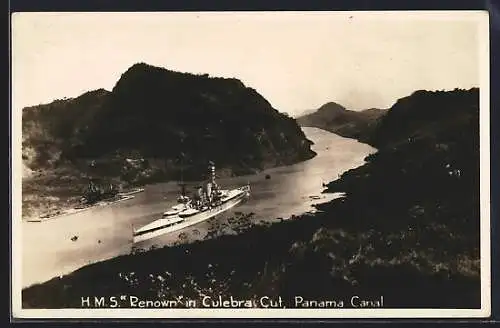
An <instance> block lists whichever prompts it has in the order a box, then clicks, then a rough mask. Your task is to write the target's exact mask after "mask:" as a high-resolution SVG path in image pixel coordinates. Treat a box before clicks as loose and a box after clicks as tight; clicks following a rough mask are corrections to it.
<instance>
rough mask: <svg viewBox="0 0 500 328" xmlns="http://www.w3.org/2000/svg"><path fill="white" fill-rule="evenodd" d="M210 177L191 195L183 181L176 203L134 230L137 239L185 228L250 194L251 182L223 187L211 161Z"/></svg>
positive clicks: (239, 201) (229, 206) (236, 203)
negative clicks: (240, 185) (229, 187)
mask: <svg viewBox="0 0 500 328" xmlns="http://www.w3.org/2000/svg"><path fill="white" fill-rule="evenodd" d="M208 173H209V177H208V181H207V182H206V183H205V185H200V186H198V187H197V188H196V191H195V192H194V194H193V195H192V196H191V197H189V196H187V195H186V193H185V185H184V184H182V192H181V194H180V195H179V197H178V198H177V204H176V205H174V206H172V207H171V208H170V210H168V211H166V212H164V213H163V216H162V218H160V219H157V220H155V221H153V222H151V223H148V224H146V225H145V226H143V227H141V228H139V229H137V230H134V243H136V242H140V241H143V240H147V239H151V238H154V237H157V236H160V235H163V234H166V233H170V232H174V231H177V230H180V229H184V228H186V227H188V226H191V225H194V224H197V223H200V222H203V221H205V220H208V219H210V218H212V217H214V216H216V215H218V214H220V213H223V212H225V211H227V210H229V209H230V208H232V207H234V206H236V205H238V204H239V203H241V202H242V201H243V200H245V199H246V198H248V197H249V196H250V186H249V185H248V184H247V185H246V186H242V187H239V188H236V189H221V188H220V187H219V185H218V184H217V182H216V174H215V164H214V163H213V162H209V165H208Z"/></svg>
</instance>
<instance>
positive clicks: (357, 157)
mask: <svg viewBox="0 0 500 328" xmlns="http://www.w3.org/2000/svg"><path fill="white" fill-rule="evenodd" d="M303 130H304V133H305V134H306V136H307V138H308V139H310V140H311V141H313V142H314V145H313V146H312V149H313V150H314V151H315V152H316V153H317V156H315V157H314V158H312V159H310V160H308V161H304V162H301V163H298V164H294V165H290V166H284V167H278V168H273V169H269V170H266V171H263V172H261V173H259V174H255V175H251V176H241V177H234V178H226V179H219V180H218V183H219V184H220V185H221V186H223V187H224V188H231V187H237V186H240V185H243V184H246V183H247V182H249V183H250V185H251V189H252V194H251V197H250V198H249V200H248V201H247V202H245V203H244V204H242V205H240V206H237V207H235V208H234V209H232V210H231V211H230V212H228V213H226V214H224V215H222V216H219V217H217V218H213V219H211V220H208V221H205V222H202V223H200V224H197V225H194V226H191V227H189V228H187V229H184V230H183V231H177V232H173V233H170V234H166V235H163V236H160V237H157V238H154V239H151V240H148V241H145V242H142V243H140V244H136V245H135V247H140V248H143V249H149V248H150V247H151V246H152V245H155V246H160V247H161V246H164V245H170V244H172V243H173V242H175V241H178V240H179V234H180V233H182V232H183V233H184V234H187V235H189V236H190V237H191V239H193V238H195V239H196V238H198V239H202V238H203V237H204V236H205V235H206V233H207V231H208V230H209V229H210V226H211V225H213V224H214V222H217V220H223V219H224V218H225V217H228V216H233V215H234V214H235V212H242V213H254V215H253V217H252V219H253V220H256V221H260V220H269V219H275V218H287V217H290V216H292V215H294V214H295V215H298V214H301V213H304V212H309V211H313V210H314V208H313V206H312V205H314V204H317V203H321V202H325V201H328V200H330V199H333V198H334V197H336V195H334V194H321V192H322V191H323V189H324V188H323V182H325V183H327V182H330V181H332V180H335V179H337V178H338V177H339V175H340V174H342V173H343V172H345V171H347V170H349V169H351V168H354V167H357V166H360V165H362V164H363V163H364V158H365V157H366V156H367V155H368V154H370V153H373V152H374V151H375V149H374V148H372V147H370V146H368V145H366V144H362V143H359V142H357V141H356V140H353V139H348V138H343V137H340V136H338V135H335V134H333V133H330V132H327V131H324V130H320V129H316V128H303ZM266 175H269V177H270V178H269V179H266ZM177 193H178V186H177V183H176V182H170V183H158V184H152V185H148V186H146V187H145V191H144V192H142V193H139V194H136V195H135V198H134V199H131V200H128V201H124V202H118V203H115V204H112V205H109V206H105V207H100V208H99V207H98V208H95V209H91V210H88V211H84V212H81V213H77V214H74V215H69V216H64V217H61V218H60V219H54V220H49V221H46V222H23V224H22V285H23V287H27V286H29V285H32V284H34V283H37V282H43V281H47V280H49V279H51V278H53V277H56V276H60V275H63V274H67V273H69V272H72V271H74V270H76V269H78V268H80V267H82V266H84V265H86V264H89V263H94V262H98V261H102V260H106V259H109V258H112V257H116V256H118V255H123V254H128V253H130V251H131V249H132V247H133V246H134V244H133V243H132V228H133V227H136V228H138V227H140V226H141V225H144V224H146V223H148V222H151V221H153V220H154V219H156V218H159V217H160V216H161V213H162V212H164V211H165V210H167V209H168V208H169V207H170V206H172V205H173V204H174V203H175V199H176V196H177ZM311 196H313V197H311ZM314 196H316V197H314ZM318 196H319V199H313V198H317V197H318ZM73 236H78V239H77V240H76V241H72V240H71V238H72V237H73ZM15 255H16V254H14V256H15Z"/></svg>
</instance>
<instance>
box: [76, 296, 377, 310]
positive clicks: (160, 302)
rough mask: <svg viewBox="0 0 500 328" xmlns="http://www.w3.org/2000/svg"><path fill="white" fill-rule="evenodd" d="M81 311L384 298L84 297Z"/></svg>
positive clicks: (371, 302)
mask: <svg viewBox="0 0 500 328" xmlns="http://www.w3.org/2000/svg"><path fill="white" fill-rule="evenodd" d="M81 307H82V308H214V309H217V308H219V309H220V308H270V309H272V308H275V309H276V308H282V309H284V308H287V307H289V308H382V307H384V297H383V296H379V297H363V296H360V295H353V296H352V297H350V298H345V299H333V298H332V299H321V300H319V299H307V298H305V297H303V296H299V295H296V296H294V297H293V298H292V299H290V300H285V299H284V298H283V297H281V296H273V297H271V296H262V297H259V298H256V299H238V298H236V297H233V296H228V297H226V296H221V295H219V296H204V297H202V298H200V299H185V298H183V297H178V298H176V299H142V298H140V297H137V296H132V295H118V296H110V297H96V296H84V297H81Z"/></svg>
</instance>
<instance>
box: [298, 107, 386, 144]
mask: <svg viewBox="0 0 500 328" xmlns="http://www.w3.org/2000/svg"><path fill="white" fill-rule="evenodd" d="M308 112H309V111H308ZM386 112H387V110H386V109H377V108H371V109H366V110H363V111H353V110H348V109H346V108H344V107H343V106H341V105H339V104H337V103H335V102H329V103H326V104H324V105H323V106H321V107H320V108H319V109H317V110H315V111H313V112H311V113H309V114H305V115H302V116H300V117H298V118H297V122H298V123H299V124H300V125H301V126H312V127H317V128H321V129H324V130H327V131H331V132H333V133H336V134H338V135H340V136H343V137H348V138H355V139H360V140H362V139H366V137H367V135H369V134H370V133H371V131H373V130H374V128H375V126H376V123H377V121H378V119H379V117H381V116H383V115H384V114H385V113H386Z"/></svg>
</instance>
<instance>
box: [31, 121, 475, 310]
mask: <svg viewBox="0 0 500 328" xmlns="http://www.w3.org/2000/svg"><path fill="white" fill-rule="evenodd" d="M466 131H469V130H466ZM465 140H466V139H465ZM427 141H428V140H427ZM427 141H426V140H423V141H420V142H411V143H410V142H408V143H404V144H401V145H400V146H398V147H396V148H388V149H382V150H380V151H379V152H378V153H376V154H372V155H370V156H368V157H367V161H368V163H367V164H365V165H363V166H361V167H359V168H356V169H352V170H349V171H347V172H346V173H344V174H343V175H342V177H341V179H339V180H336V181H335V182H332V183H330V184H329V185H328V190H327V191H328V192H339V191H342V192H345V196H344V197H341V198H338V199H336V200H333V201H331V202H328V203H326V204H323V205H318V206H317V209H318V212H317V213H315V214H306V215H301V216H296V217H294V219H292V220H285V221H282V222H277V223H269V222H267V223H260V224H259V223H257V222H254V221H250V222H249V221H247V220H245V219H244V217H245V215H243V216H240V217H235V218H231V222H233V225H231V223H230V222H229V221H228V222H225V223H223V224H217V225H213V226H212V227H211V230H212V233H211V234H210V235H209V236H207V237H206V238H203V240H201V241H195V242H194V243H190V244H186V243H179V245H177V246H173V247H165V248H160V249H153V250H151V251H148V252H139V253H137V254H132V255H123V256H120V257H116V258H113V259H111V260H108V261H104V262H101V263H96V264H93V265H89V266H86V267H84V268H81V269H79V270H77V271H75V272H73V273H71V274H69V275H66V276H63V277H60V278H54V279H52V280H50V281H48V282H46V283H44V284H40V285H35V286H32V287H30V288H27V289H25V290H23V293H22V295H23V307H26V308H40V307H44V308H60V307H63V308H64V307H69V308H71V307H74V308H79V307H80V306H81V304H80V297H81V296H82V295H102V296H104V297H106V296H116V295H135V296H137V297H139V298H141V299H175V298H178V297H183V298H190V299H195V300H201V299H202V298H203V297H204V296H210V297H218V295H222V297H230V296H233V297H235V298H238V299H258V298H260V297H261V296H262V295H266V296H269V297H278V296H281V297H282V298H283V299H284V300H285V302H286V303H285V305H286V306H287V307H294V306H295V305H294V303H293V297H294V295H301V296H303V297H304V298H308V299H316V300H326V299H331V298H332V297H334V298H336V299H346V300H347V299H349V298H350V297H352V295H361V296H362V297H364V298H367V299H377V298H378V297H380V296H383V298H384V307H386V308H429V307H436V308H479V307H480V280H479V277H480V262H479V212H478V211H479V209H478V197H479V189H478V185H477V184H476V180H475V177H476V173H477V170H478V163H477V161H476V159H477V158H478V157H477V153H476V151H477V149H475V147H474V146H473V144H471V145H470V147H467V146H465V144H463V143H458V144H457V145H456V147H453V149H449V150H448V151H447V152H442V151H441V150H440V149H438V148H436V147H435V144H434V143H433V142H430V143H429V142H427ZM457 158H462V161H461V164H460V170H461V175H460V177H458V176H456V175H454V174H449V172H450V171H452V172H453V169H452V170H448V169H449V167H446V163H444V162H443V160H446V161H452V162H454V159H457ZM454 163H456V162H454ZM456 165H458V164H456ZM409 186H411V188H410V187H409ZM241 217H243V219H242V218H241ZM245 222H246V223H245ZM241 223H245V224H243V225H242V224H241ZM234 224H236V225H237V226H236V228H234ZM232 227H233V228H232ZM238 227H239V228H238ZM223 229H226V230H227V229H230V230H231V229H233V230H234V231H235V233H234V234H231V233H230V234H228V233H222V232H221V231H223ZM193 234H194V232H193ZM187 237H188V238H189V236H187ZM214 237H215V238H214ZM243 254H251V256H242V255H243ZM160 259H161V260H160ZM96 281H98V282H99V283H96ZM47 295H50V296H47ZM346 307H349V306H348V303H347V302H346Z"/></svg>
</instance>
